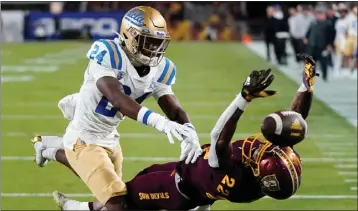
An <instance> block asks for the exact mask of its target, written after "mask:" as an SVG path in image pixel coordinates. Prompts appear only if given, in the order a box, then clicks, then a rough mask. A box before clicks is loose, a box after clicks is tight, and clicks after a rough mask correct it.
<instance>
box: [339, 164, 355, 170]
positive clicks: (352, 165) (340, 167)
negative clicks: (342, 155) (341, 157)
mask: <svg viewBox="0 0 358 211" xmlns="http://www.w3.org/2000/svg"><path fill="white" fill-rule="evenodd" d="M334 167H335V168H339V169H356V168H357V164H337V165H335V166H334Z"/></svg>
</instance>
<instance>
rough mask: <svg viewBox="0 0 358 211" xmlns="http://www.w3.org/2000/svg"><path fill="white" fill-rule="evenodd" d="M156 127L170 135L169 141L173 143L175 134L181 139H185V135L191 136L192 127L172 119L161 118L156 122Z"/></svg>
mask: <svg viewBox="0 0 358 211" xmlns="http://www.w3.org/2000/svg"><path fill="white" fill-rule="evenodd" d="M154 128H156V129H157V130H159V131H161V132H164V133H165V134H166V135H167V136H168V139H169V142H170V143H171V144H174V139H173V136H175V138H177V139H178V140H179V141H183V140H184V137H189V136H190V134H191V133H190V130H191V129H190V128H188V127H187V126H184V125H181V124H178V123H176V122H173V121H170V120H168V119H167V118H160V119H159V121H158V122H157V123H156V124H155V126H154Z"/></svg>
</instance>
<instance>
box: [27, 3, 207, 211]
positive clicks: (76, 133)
mask: <svg viewBox="0 0 358 211" xmlns="http://www.w3.org/2000/svg"><path fill="white" fill-rule="evenodd" d="M168 43H169V34H168V30H167V26H166V22H165V20H164V18H163V16H162V15H161V14H160V13H159V12H158V11H157V10H155V9H153V8H151V7H146V6H139V7H135V8H133V9H131V10H130V11H129V12H127V13H126V14H125V15H124V17H123V19H122V24H121V29H120V36H119V38H117V39H114V40H99V41H96V42H94V43H93V45H92V47H91V49H90V50H89V52H88V54H87V57H88V58H89V60H90V61H89V64H88V66H87V69H86V71H85V74H84V82H83V84H82V86H81V89H80V91H79V93H78V94H77V96H76V97H75V105H76V106H75V112H74V116H73V119H72V120H71V122H70V123H69V125H68V127H67V129H66V133H65V135H64V137H63V144H64V148H65V153H66V158H67V160H68V161H69V164H70V165H71V167H72V168H73V169H74V171H75V173H76V174H77V175H78V176H79V177H80V178H81V179H82V180H83V181H84V182H85V183H86V185H87V186H88V187H89V189H90V190H91V192H92V193H93V194H94V195H95V196H96V198H97V199H98V200H99V201H100V202H101V203H102V204H103V205H105V207H106V209H107V210H121V204H122V198H121V197H119V196H121V195H124V194H126V187H125V184H124V183H123V181H122V179H121V176H122V172H121V169H122V161H123V157H122V152H121V149H120V147H119V146H118V139H119V135H118V133H117V132H116V128H117V127H118V125H119V123H120V122H121V121H122V120H123V119H124V117H125V116H126V117H129V118H131V119H133V120H137V121H139V122H141V123H143V124H145V125H149V126H152V127H154V128H155V129H157V130H159V131H161V132H164V133H165V134H166V135H167V136H168V138H169V141H170V142H173V141H174V140H173V136H175V137H176V138H177V139H178V140H179V141H183V140H185V141H186V142H187V143H188V144H187V145H186V146H187V148H186V150H184V151H186V152H187V154H188V155H189V156H188V157H192V158H193V159H192V161H193V162H194V161H195V160H196V158H197V157H198V156H199V155H200V154H201V152H202V150H201V147H200V143H199V140H198V136H197V134H196V132H195V129H194V127H193V126H192V124H190V119H189V117H188V115H187V114H186V112H185V111H184V110H183V109H182V108H181V107H180V105H179V104H178V102H177V99H176V98H175V95H174V94H173V91H172V89H171V85H173V84H174V83H175V75H176V68H175V65H174V63H173V62H172V61H170V60H169V59H168V58H166V57H164V53H165V50H166V48H167V46H168ZM150 95H152V96H153V97H154V98H155V99H156V100H157V101H158V104H159V106H160V107H161V108H162V110H163V111H164V113H165V114H166V116H167V117H168V118H169V119H167V118H165V117H164V116H162V115H160V114H157V113H154V112H152V111H151V110H150V109H148V108H146V107H144V106H141V105H140V103H141V102H142V101H143V100H144V99H146V98H147V97H149V96H150ZM34 142H35V144H34V145H35V150H36V152H37V156H36V157H37V158H36V160H37V161H41V162H45V161H44V160H45V159H43V158H41V154H42V153H41V152H42V150H43V148H44V146H41V143H42V142H41V138H36V139H35V140H34ZM38 164H39V165H40V166H41V165H43V164H44V163H42V164H41V163H38Z"/></svg>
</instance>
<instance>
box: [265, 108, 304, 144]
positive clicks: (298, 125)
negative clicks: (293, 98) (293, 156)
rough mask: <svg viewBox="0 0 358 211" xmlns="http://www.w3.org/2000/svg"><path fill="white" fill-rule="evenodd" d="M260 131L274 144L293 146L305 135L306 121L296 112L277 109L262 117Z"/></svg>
mask: <svg viewBox="0 0 358 211" xmlns="http://www.w3.org/2000/svg"><path fill="white" fill-rule="evenodd" d="M261 132H262V134H263V135H264V136H265V138H266V139H267V140H269V141H270V142H272V143H273V144H275V145H279V146H293V145H295V144H298V143H300V142H301V141H302V140H303V139H304V138H305V137H306V134H307V123H306V121H305V120H304V119H303V117H302V116H301V114H299V113H297V112H294V111H278V112H275V113H272V114H270V115H268V116H267V117H266V118H265V119H264V121H263V122H262V124H261Z"/></svg>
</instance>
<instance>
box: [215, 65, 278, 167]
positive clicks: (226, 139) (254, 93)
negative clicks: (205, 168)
mask: <svg viewBox="0 0 358 211" xmlns="http://www.w3.org/2000/svg"><path fill="white" fill-rule="evenodd" d="M270 72H271V70H270V69H268V70H261V71H253V72H252V73H251V74H250V76H249V77H247V79H246V81H245V82H244V84H243V87H242V90H241V92H240V93H239V94H238V95H237V96H236V98H235V99H234V101H233V102H232V103H231V104H230V105H229V107H228V108H226V110H225V111H224V113H222V114H221V116H220V118H219V120H218V121H217V122H216V125H215V127H214V128H213V130H212V131H211V134H210V136H211V148H210V151H209V165H210V166H211V167H219V165H221V164H225V163H226V161H227V160H228V159H230V157H231V140H232V137H233V135H234V133H235V131H236V126H237V122H238V121H239V119H240V117H241V115H242V114H243V112H244V110H245V108H246V107H247V105H248V103H249V102H251V100H253V99H254V98H262V97H269V96H272V95H274V94H276V92H275V91H271V90H265V89H266V88H267V87H268V86H269V85H270V84H271V83H272V81H273V79H274V76H273V75H270Z"/></svg>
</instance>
